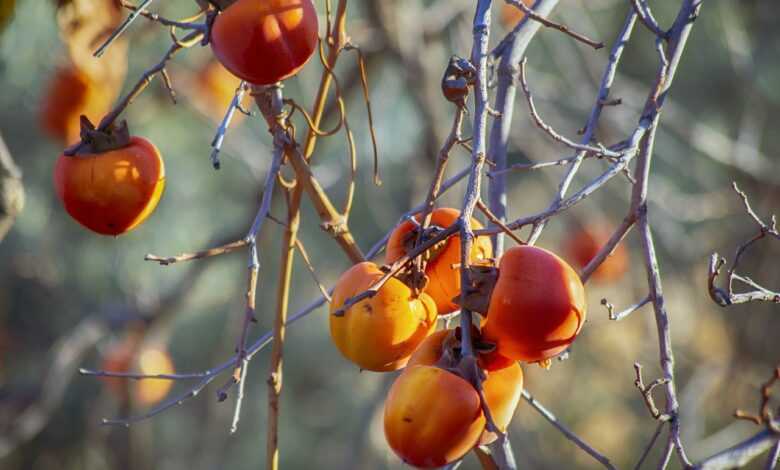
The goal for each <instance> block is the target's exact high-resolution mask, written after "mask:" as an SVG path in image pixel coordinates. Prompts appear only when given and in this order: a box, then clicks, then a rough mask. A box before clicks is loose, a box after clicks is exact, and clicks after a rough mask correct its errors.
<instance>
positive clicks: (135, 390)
mask: <svg viewBox="0 0 780 470" xmlns="http://www.w3.org/2000/svg"><path fill="white" fill-rule="evenodd" d="M101 369H102V370H104V371H106V372H137V373H139V374H155V375H156V374H173V373H174V372H175V369H174V367H173V361H172V360H171V357H170V355H169V354H168V352H167V351H165V350H164V349H162V348H159V347H145V348H142V349H140V350H139V344H138V342H137V341H135V340H128V341H123V342H120V343H117V344H115V345H114V346H113V347H111V348H110V349H109V350H108V351H107V352H106V354H105V355H104V356H103V362H102V364H101ZM103 380H104V383H105V384H106V386H107V387H108V388H109V390H110V391H111V392H112V393H113V394H114V395H115V396H116V397H117V398H119V399H120V400H127V399H128V398H132V399H133V401H134V402H135V403H137V404H139V405H142V406H151V405H154V404H156V403H158V402H159V401H160V400H162V399H163V398H165V396H166V395H167V394H168V392H169V391H170V390H171V387H172V386H173V382H172V381H170V380H165V379H143V380H134V379H123V378H117V377H105V378H103ZM128 392H129V393H128Z"/></svg>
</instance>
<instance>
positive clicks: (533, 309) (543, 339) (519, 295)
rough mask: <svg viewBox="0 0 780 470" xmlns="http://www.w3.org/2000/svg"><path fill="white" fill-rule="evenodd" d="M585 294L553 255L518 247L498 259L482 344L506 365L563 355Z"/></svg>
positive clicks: (579, 317)
mask: <svg viewBox="0 0 780 470" xmlns="http://www.w3.org/2000/svg"><path fill="white" fill-rule="evenodd" d="M586 311H587V304H586V301H585V288H584V287H583V285H582V282H581V281H580V278H579V276H578V275H577V273H576V272H575V271H574V269H572V267H571V266H569V265H568V264H567V263H566V262H565V261H564V260H562V259H561V258H559V257H558V256H557V255H555V254H554V253H552V252H550V251H547V250H545V249H543V248H538V247H535V246H518V247H513V248H511V249H509V250H507V252H506V253H504V256H502V257H501V261H500V264H499V274H498V281H497V282H496V285H495V287H494V288H493V292H492V294H491V296H490V305H489V307H488V313H487V320H486V321H485V323H484V327H483V329H482V338H483V339H484V340H486V341H490V342H494V343H495V344H496V351H495V353H496V354H498V355H499V356H504V357H506V358H509V359H514V360H518V361H526V362H539V361H543V360H545V359H548V358H550V357H553V356H556V355H557V354H560V353H561V352H563V351H564V350H565V349H566V348H567V347H568V346H569V344H571V343H572V341H574V339H575V338H576V337H577V334H579V332H580V330H581V329H582V325H583V324H584V323H585V316H586Z"/></svg>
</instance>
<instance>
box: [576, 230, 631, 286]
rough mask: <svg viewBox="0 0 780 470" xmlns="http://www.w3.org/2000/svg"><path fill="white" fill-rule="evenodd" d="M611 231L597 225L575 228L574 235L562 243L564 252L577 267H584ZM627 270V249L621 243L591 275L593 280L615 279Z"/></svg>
mask: <svg viewBox="0 0 780 470" xmlns="http://www.w3.org/2000/svg"><path fill="white" fill-rule="evenodd" d="M610 236H611V232H610V231H609V230H605V229H602V228H598V227H585V228H582V229H579V230H577V231H576V232H575V233H574V236H572V237H571V238H569V239H567V241H566V244H565V245H564V253H566V257H567V258H568V259H570V260H571V261H572V262H573V263H574V265H575V266H577V267H578V268H584V267H585V266H587V265H588V263H590V260H592V259H593V258H594V257H595V256H596V254H598V252H599V250H601V247H603V246H604V244H605V243H607V241H609V237H610ZM627 270H628V251H627V250H626V247H625V246H624V245H623V244H622V243H621V244H619V245H618V246H617V247H616V248H615V251H614V252H613V253H612V255H611V256H610V257H608V258H607V259H605V260H604V262H603V263H601V266H599V267H598V269H596V271H594V272H593V274H592V275H591V279H593V280H595V281H604V282H608V281H617V280H618V279H620V278H621V277H623V275H624V274H625V273H626V271H627Z"/></svg>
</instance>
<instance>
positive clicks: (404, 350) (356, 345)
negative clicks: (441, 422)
mask: <svg viewBox="0 0 780 470" xmlns="http://www.w3.org/2000/svg"><path fill="white" fill-rule="evenodd" d="M383 274H384V273H383V272H382V271H380V270H379V268H378V267H377V266H376V265H375V264H374V263H370V262H363V263H359V264H356V265H354V266H352V267H351V268H350V269H348V270H347V271H346V272H344V274H342V275H341V277H340V278H339V280H338V282H337V284H336V288H335V289H334V291H333V298H332V302H331V304H330V313H331V315H330V334H331V338H332V339H333V343H334V344H335V345H336V347H337V348H338V349H339V351H341V353H342V354H343V355H344V357H346V358H347V359H349V360H350V361H352V362H354V363H355V364H357V365H358V366H359V367H360V368H361V369H366V370H372V371H376V372H387V371H391V370H396V369H400V368H401V367H403V366H404V365H406V362H407V361H408V360H409V356H411V355H412V353H413V352H414V350H415V349H417V346H418V345H419V344H420V343H421V342H422V341H423V340H424V339H425V338H426V337H427V336H428V335H429V334H430V333H431V332H432V331H433V330H434V328H435V327H436V317H437V314H436V305H435V304H434V302H433V300H432V299H431V298H430V297H429V296H428V295H427V294H420V296H419V297H418V298H414V295H413V292H412V290H411V289H409V287H407V286H406V284H404V283H403V282H401V281H399V280H398V279H395V278H391V279H389V280H388V281H387V282H386V283H385V284H384V285H383V286H382V288H381V289H379V292H377V294H376V295H375V296H374V297H371V298H368V299H363V300H361V301H360V302H358V303H356V304H355V305H353V306H352V307H350V308H349V309H347V311H346V312H344V315H343V316H336V315H333V313H334V312H336V311H337V310H339V309H340V308H341V306H342V305H344V303H345V302H346V301H347V299H349V298H350V297H354V296H356V295H358V294H360V293H362V292H364V291H366V290H367V289H368V288H369V287H371V286H372V285H373V284H374V283H375V282H376V281H378V280H379V279H380V278H381V277H382V276H383Z"/></svg>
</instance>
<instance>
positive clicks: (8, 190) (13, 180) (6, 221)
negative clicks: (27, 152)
mask: <svg viewBox="0 0 780 470" xmlns="http://www.w3.org/2000/svg"><path fill="white" fill-rule="evenodd" d="M23 208H24V186H23V185H22V170H20V169H19V167H18V166H16V163H14V160H13V158H11V151H10V150H8V147H7V146H6V144H5V141H4V140H3V136H2V134H0V242H1V241H3V238H5V236H6V234H7V233H8V231H9V230H11V226H12V225H13V224H14V221H15V220H16V216H18V215H19V213H20V212H22V209H23Z"/></svg>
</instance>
